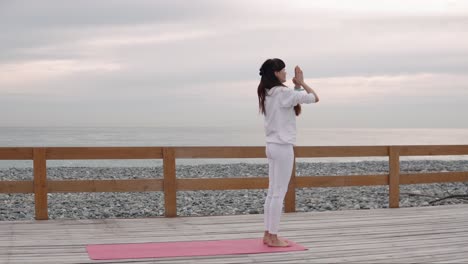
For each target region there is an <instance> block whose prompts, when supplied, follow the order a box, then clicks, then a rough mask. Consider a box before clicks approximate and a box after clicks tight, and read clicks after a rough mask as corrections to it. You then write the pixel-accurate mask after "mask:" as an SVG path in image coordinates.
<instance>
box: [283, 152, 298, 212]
mask: <svg viewBox="0 0 468 264" xmlns="http://www.w3.org/2000/svg"><path fill="white" fill-rule="evenodd" d="M284 211H285V212H286V213H294V212H296V155H294V163H293V169H292V172H291V180H290V181H289V185H288V192H287V193H286V197H285V198H284Z"/></svg>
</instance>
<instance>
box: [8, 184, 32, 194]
mask: <svg viewBox="0 0 468 264" xmlns="http://www.w3.org/2000/svg"><path fill="white" fill-rule="evenodd" d="M33 192H34V181H0V193H33Z"/></svg>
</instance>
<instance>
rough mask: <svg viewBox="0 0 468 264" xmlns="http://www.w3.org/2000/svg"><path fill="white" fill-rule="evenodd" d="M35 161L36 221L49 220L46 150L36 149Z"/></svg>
mask: <svg viewBox="0 0 468 264" xmlns="http://www.w3.org/2000/svg"><path fill="white" fill-rule="evenodd" d="M33 159H34V162H33V166H34V180H33V182H34V203H35V211H36V220H48V219H49V215H48V206H47V161H46V148H34V149H33Z"/></svg>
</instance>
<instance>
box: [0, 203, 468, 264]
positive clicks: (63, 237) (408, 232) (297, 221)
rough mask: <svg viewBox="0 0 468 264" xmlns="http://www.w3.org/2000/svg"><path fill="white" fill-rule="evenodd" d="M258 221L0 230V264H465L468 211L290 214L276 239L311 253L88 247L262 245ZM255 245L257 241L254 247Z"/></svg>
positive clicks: (52, 223) (41, 224) (63, 223)
mask: <svg viewBox="0 0 468 264" xmlns="http://www.w3.org/2000/svg"><path fill="white" fill-rule="evenodd" d="M262 222H263V215H236V216H209V217H177V218H162V217H161V218H145V219H103V220H48V221H3V222H0V263H2V264H9V263H21V264H23V263H339V262H342V263H379V262H380V263H409V262H411V263H468V205H450V206H448V205H446V206H434V207H417V208H398V209H373V210H347V211H328V212H311V213H288V214H283V216H282V225H281V231H280V235H282V236H284V237H287V238H289V239H292V240H294V241H295V242H297V243H299V244H302V245H304V246H305V247H307V248H308V249H309V250H307V251H302V252H289V253H271V254H270V253H269V254H247V255H225V256H211V257H192V258H187V257H183V258H164V259H137V260H125V261H120V262H119V261H93V260H90V259H89V258H88V255H87V253H86V249H85V246H86V244H94V243H135V242H158V241H192V240H213V239H235V238H256V237H259V238H260V237H261V235H262V232H263V224H262ZM259 242H260V240H259Z"/></svg>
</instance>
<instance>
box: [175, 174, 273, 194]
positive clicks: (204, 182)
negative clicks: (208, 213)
mask: <svg viewBox="0 0 468 264" xmlns="http://www.w3.org/2000/svg"><path fill="white" fill-rule="evenodd" d="M265 188H268V178H266V177H256V178H251V177H249V178H211V179H177V190H178V191H195V190H241V189H265Z"/></svg>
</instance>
